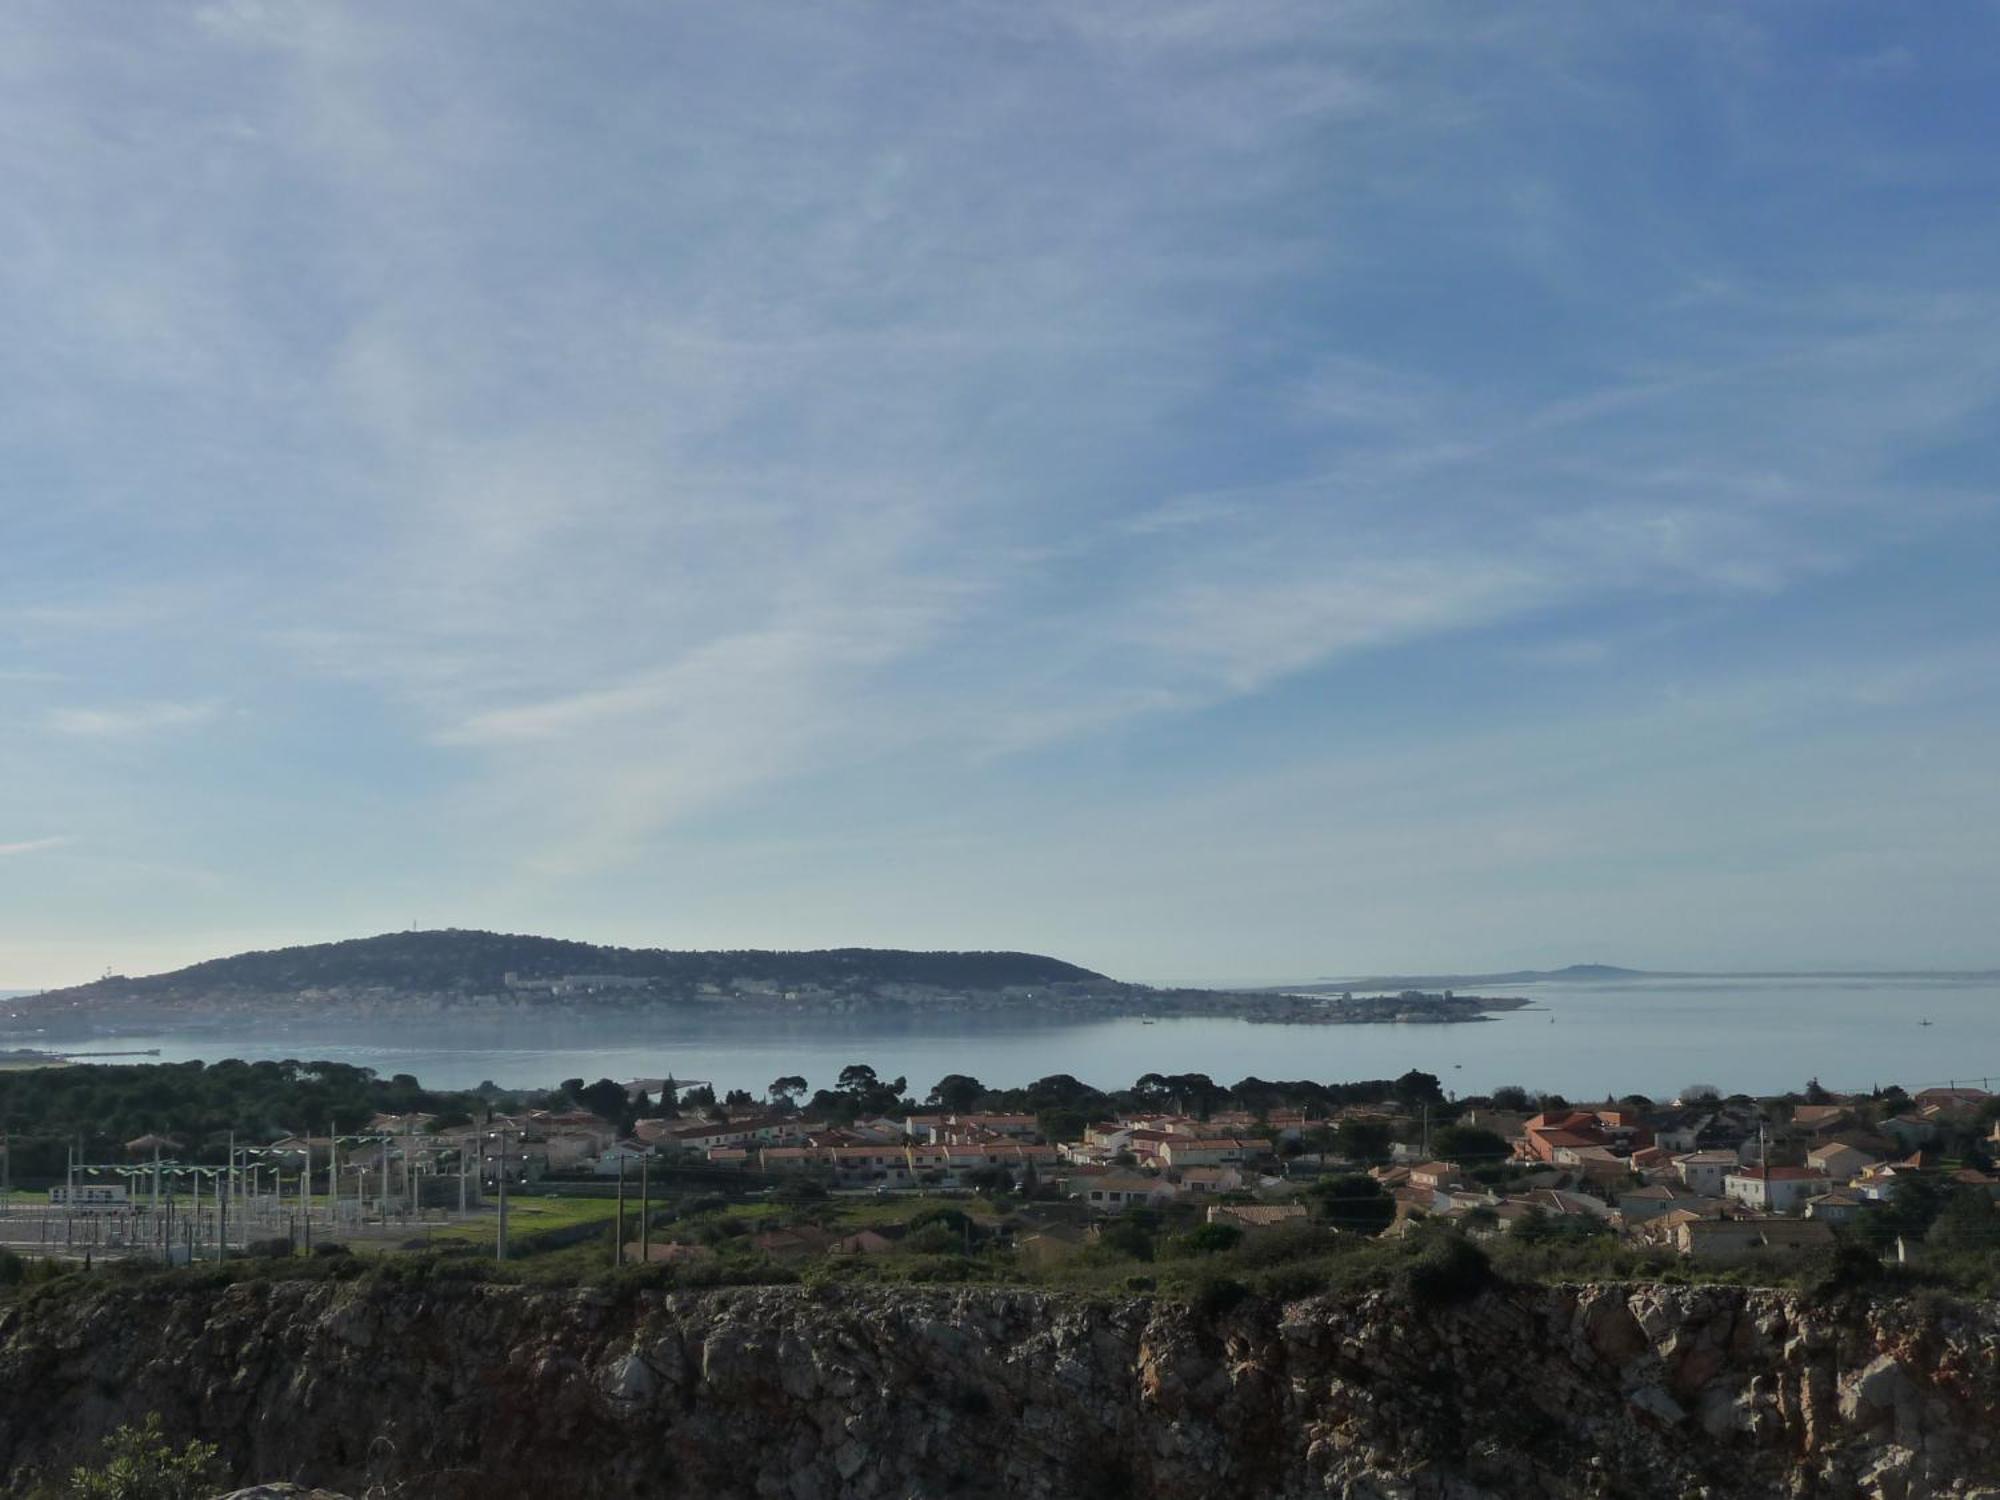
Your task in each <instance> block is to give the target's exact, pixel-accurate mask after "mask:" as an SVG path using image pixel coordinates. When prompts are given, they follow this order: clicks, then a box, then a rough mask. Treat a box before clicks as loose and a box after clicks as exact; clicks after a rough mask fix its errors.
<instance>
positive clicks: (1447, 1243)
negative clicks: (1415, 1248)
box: [1399, 1234, 1496, 1307]
mask: <svg viewBox="0 0 2000 1500" xmlns="http://www.w3.org/2000/svg"><path fill="white" fill-rule="evenodd" d="M1399 1280H1400V1282H1401V1284H1402V1288H1403V1291H1404V1293H1405V1294H1406V1295H1407V1296H1408V1297H1409V1298H1410V1300H1411V1301H1412V1302H1415V1303H1416V1304H1417V1305H1418V1306H1419V1307H1448V1306H1450V1305H1451V1304H1453V1303H1456V1302H1465V1301H1469V1300H1470V1299H1472V1298H1474V1297H1476V1296H1478V1295H1479V1294H1480V1293H1481V1292H1483V1291H1485V1290H1486V1289H1487V1288H1488V1287H1489V1286H1491V1285H1492V1284H1493V1283H1494V1281H1495V1280H1496V1278H1495V1276H1494V1274H1493V1262H1492V1261H1490V1260H1488V1259H1487V1258H1486V1252H1485V1251H1484V1250H1481V1249H1480V1248H1479V1247H1478V1246H1477V1245H1475V1244H1473V1243H1472V1241H1471V1240H1468V1239H1465V1238H1463V1237H1461V1236H1459V1235H1455V1234H1454V1235H1446V1236H1443V1237H1440V1238H1439V1239H1438V1240H1437V1241H1435V1242H1434V1243H1432V1244H1430V1245H1426V1246H1425V1247H1424V1249H1423V1250H1422V1251H1421V1252H1420V1253H1419V1254H1418V1256H1417V1258H1416V1259H1415V1260H1414V1261H1412V1262H1411V1263H1410V1264H1409V1265H1407V1266H1405V1267H1404V1268H1403V1273H1402V1275H1401V1277H1400V1278H1399Z"/></svg>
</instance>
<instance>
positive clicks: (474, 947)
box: [46, 928, 1104, 1000]
mask: <svg viewBox="0 0 2000 1500" xmlns="http://www.w3.org/2000/svg"><path fill="white" fill-rule="evenodd" d="M590 978H604V980H630V982H648V984H652V986H658V988H660V990H668V992H672V990H698V988H700V986H704V984H706V986H724V988H728V986H740V984H762V986H776V988H786V990H798V988H816V990H852V988H868V990H874V988H880V986H932V988H940V990H1006V988H1018V986H1028V988H1032V986H1048V984H1102V982H1104V976H1102V974H1094V972H1090V970H1088V968H1078V966H1076V964H1064V962H1062V960H1058V958H1044V956H1040V954H1016V952H908V950H898V948H820V950H800V952H768V950H714V952H676V950H668V948H608V946H600V944H592V942H568V940H562V938H536V936H524V934H508V932H476V930H464V928H444V930H432V932H386V934H382V936H376V938H352V940H346V942H318V944H306V946H298V948H272V950H264V952H248V954H236V956H232V958H212V960H208V962H202V964H190V966H188V968H180V970H174V972H170V974H154V976H146V978H124V976H112V978H104V980H98V982H94V984H82V986H76V988H72V990H56V992H50V996H46V998H50V1000H60V998H72V996H74V998H104V1000H144V998H148V996H158V998H166V996H178V994H194V992H218V990H254V992H266V994H278V992H300V990H336V988H348V990H358V988H372V990H410V992H426V994H438V992H472V994H484V992H496V990H506V988H518V986H532V984H558V982H566V980H570V982H574V980H590Z"/></svg>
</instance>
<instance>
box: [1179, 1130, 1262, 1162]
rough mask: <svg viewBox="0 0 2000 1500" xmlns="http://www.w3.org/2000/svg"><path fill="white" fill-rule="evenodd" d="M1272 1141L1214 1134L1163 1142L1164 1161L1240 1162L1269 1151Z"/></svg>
mask: <svg viewBox="0 0 2000 1500" xmlns="http://www.w3.org/2000/svg"><path fill="white" fill-rule="evenodd" d="M1270 1150H1271V1143H1270V1142H1269V1141H1266V1140H1257V1139H1254V1138H1245V1137H1241V1136H1214V1137H1208V1138H1196V1139H1191V1140H1182V1139H1178V1138H1172V1139H1169V1140H1167V1141H1165V1142H1164V1143H1162V1145H1161V1147H1160V1151H1159V1155H1160V1159H1161V1161H1162V1162H1163V1163H1164V1164H1165V1165H1166V1166H1168V1167H1219V1166H1225V1165H1237V1164H1240V1163H1242V1162H1245V1161H1249V1160H1251V1159H1252V1158H1254V1157H1258V1156H1266V1155H1269V1154H1270Z"/></svg>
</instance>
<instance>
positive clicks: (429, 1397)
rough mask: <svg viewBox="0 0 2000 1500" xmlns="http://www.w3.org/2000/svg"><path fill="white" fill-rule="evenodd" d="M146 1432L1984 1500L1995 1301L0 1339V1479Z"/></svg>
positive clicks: (1046, 1490) (462, 1470)
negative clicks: (137, 1424)
mask: <svg viewBox="0 0 2000 1500" xmlns="http://www.w3.org/2000/svg"><path fill="white" fill-rule="evenodd" d="M150 1410H157V1411H159V1412H161V1413H162V1414H163V1416H164V1417H165V1418H166V1420H167V1423H168V1425H169V1427H170V1428H171V1429H173V1430H175V1431H178V1432H184V1433H196V1432H198V1433H200V1434H201V1435H202V1436H204V1437H206V1438H208V1439H210V1440H211V1441H214V1442H217V1443H219V1444H221V1446H222V1450H223V1455H224V1458H225V1459H226V1461H227V1462H228V1464H229V1465H230V1467H231V1470H232V1471H233V1472H234V1473H235V1474H237V1475H238V1476H240V1477H239V1480H238V1482H239V1483H249V1482H251V1481H252V1480H261V1481H266V1482H269V1481H274V1480H281V1479H283V1480H291V1481H295V1482H297V1483H299V1484H301V1485H302V1486H305V1487H306V1488H308V1489H310V1488H311V1487H312V1486H324V1487H326V1488H328V1489H331V1490H333V1491H336V1492H340V1493H345V1494H351V1495H360V1494H363V1493H364V1492H366V1493H374V1494H385V1495H401V1496H404V1497H418V1496H422V1497H426V1500H431V1497H436V1500H453V1497H458V1496H466V1497H470V1496H475V1495H476V1496H480V1497H482V1500H511V1497H517V1496H518V1497H527V1496H550V1495H590V1496H593V1497H625V1496H631V1497H637V1496H676V1495H690V1496H692V1495H700V1496H704V1497H742V1500H753V1497H754V1500H922V1497H937V1500H943V1497H954V1500H958V1497H971V1500H981V1497H992V1500H998V1497H1002V1496H1006V1497H1023V1496H1039V1497H1049V1500H1071V1497H1081V1496H1092V1497H1098V1496H1101V1497H1119V1496H1124V1497H1130V1500H1206V1497H1211V1496H1221V1495H1227V1496H1235V1497H1244V1500H1252V1497H1265V1496H1269V1497H1294V1496H1296V1497H1304V1496H1333V1495H1338V1496H1356V1497H1411V1500H1417V1497H1424V1500H1480V1497H1488V1496H1491V1497H1514V1496H1553V1497H1569V1496H1578V1497H1581V1496H1624V1497H1652V1496H1661V1497H1674V1500H1682V1497H1688V1496H1711V1497H1717V1500H1721V1497H1737V1496H1777V1495H1785V1496H1828V1497H1835V1496H1879V1497H1888V1500H1918V1497H1925V1496H1975V1495H1983V1496H1988V1497H1996V1500H2000V1454H1996V1449H1995V1444H1996V1441H2000V1420H1996V1419H2000V1310H1996V1309H1995V1308H1994V1307H1991V1306H1980V1307H1971V1308H1967V1307H1955V1306H1948V1305H1944V1304H1926V1305H1913V1304H1908V1303H1884V1304H1880V1305H1872V1306H1870V1305H1860V1304H1852V1303H1845V1304H1843V1303H1831V1304H1821V1305H1816V1304H1812V1303H1810V1302H1808V1301H1806V1300H1804V1299H1802V1298H1801V1297H1800V1296H1799V1295H1798V1294H1794V1293H1787V1292H1778V1291H1760V1290H1753V1289H1744V1288H1737V1287H1721V1286H1705V1287H1686V1286H1680V1287H1665V1286H1650V1285H1649V1286H1616V1285H1604V1286H1566V1287H1528V1288H1499V1289H1495V1290H1489V1291H1485V1292H1482V1293H1480V1294H1478V1295H1477V1296H1475V1297H1472V1298H1470V1299H1469V1300H1465V1301H1462V1302H1458V1303H1454V1304H1452V1305H1448V1306H1435V1307H1427V1306H1419V1305H1417V1304H1415V1303H1413V1302H1412V1301H1410V1300H1409V1299H1408V1298H1407V1297H1404V1296H1400V1295H1398V1294H1394V1293H1387V1292H1383V1293H1371V1294H1369V1295H1366V1296H1360V1297H1355V1298H1349V1299H1330V1298H1315V1299H1308V1300H1303V1301H1298V1302H1294V1303H1291V1304H1288V1305H1284V1306H1277V1305H1273V1304H1268V1303H1261V1302H1255V1301H1244V1302H1238V1303H1236V1304H1235V1305H1234V1306H1232V1307H1229V1308H1227V1309H1224V1310H1220V1311H1203V1310H1198V1309H1191V1308H1188V1307H1185V1306H1181V1305H1175V1304H1168V1303H1166V1302H1162V1301H1156V1300H1153V1299H1151V1298H1143V1297H1133V1298H1125V1299H1115V1300H1087V1299H1083V1298H1078V1297H1069V1296H1056V1295H1051V1294H1045V1293H1038V1292H1033V1291H1009V1290H991V1289H981V1290H935V1291H933V1290H925V1289H911V1288H897V1289H887V1288H883V1289H869V1290H853V1289H849V1290H827V1291H819V1292H816V1291H813V1290H810V1289H802V1288H759V1289H739V1290H732V1291H723V1292H714V1293H706V1294H680V1295H671V1294H658V1293H653V1294H639V1293H625V1294H622V1295H614V1294H612V1293H608V1292H601V1291H545V1290H534V1289H529V1288H523V1287H514V1286H482V1285H470V1284H468V1285H450V1284H447V1285H443V1286H435V1287H430V1288H423V1289H409V1288H393V1287H388V1286H382V1285H376V1284H373V1283H370V1282H368V1281H365V1280H364V1281H354V1282H345V1283H326V1282H320V1283H308V1282H289V1283H287V1282H265V1283H244V1284H238V1285H234V1286H228V1287H203V1286H199V1285H192V1284H174V1283H171V1282H164V1283H159V1284H154V1285H135V1286H124V1287H120V1286H117V1285H115V1284H110V1285H106V1286H104V1287H102V1288H100V1289H96V1290H93V1291H90V1292H88V1293H83V1294H76V1293H72V1294H70V1295H67V1296H63V1297H39V1298H31V1299H27V1300H24V1301H23V1302H20V1303H17V1304H15V1305H13V1306H11V1307H10V1308H9V1309H8V1310H7V1311H6V1312H5V1313H4V1314H0V1470H4V1472H5V1473H6V1474H7V1475H9V1476H10V1484H12V1485H18V1484H20V1483H21V1482H22V1481H23V1480H24V1478H25V1477H26V1476H28V1475H30V1474H32V1473H36V1472H40V1473H54V1472H58V1471H60V1470H61V1469H63V1468H65V1467H66V1466H67V1465H69V1464H70V1463H73V1462H76V1461H78V1460H80V1459H84V1458H87V1457H88V1456H89V1452H90V1450H91V1448H92V1447H93V1445H94V1444H95V1442H96V1440H97V1439H98V1438H99V1437H100V1436H102V1435H103V1434H104V1433H105V1432H107V1431H109V1430H110V1429H112V1428H113V1427H115V1426H116V1425H118V1424H119V1423H120V1422H124V1421H130V1420H134V1419H136V1418H139V1417H141V1416H143V1414H144V1413H146V1412H147V1411H150Z"/></svg>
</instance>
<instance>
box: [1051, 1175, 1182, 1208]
mask: <svg viewBox="0 0 2000 1500" xmlns="http://www.w3.org/2000/svg"><path fill="white" fill-rule="evenodd" d="M1179 1193H1180V1190H1179V1189H1178V1188H1177V1187H1175V1186H1174V1184H1173V1183H1171V1182H1169V1181H1167V1180H1166V1178H1164V1177H1143V1176H1140V1175H1138V1174H1137V1173H1131V1172H1107V1173H1105V1174H1104V1175H1102V1176H1099V1177H1077V1178H1072V1179H1071V1181H1070V1185H1069V1195H1070V1196H1071V1197H1072V1198H1081V1199H1083V1201H1084V1202H1086V1203H1088V1204H1089V1205H1090V1206H1091V1207H1092V1208H1093V1209H1096V1210H1098V1211H1099V1212H1101V1213H1110V1214H1115V1213H1122V1212H1124V1211H1125V1210H1126V1209H1128V1208H1146V1207H1150V1206H1152V1205H1154V1204H1159V1203H1167V1202H1170V1201H1171V1200H1173V1199H1174V1198H1176V1197H1178V1196H1179Z"/></svg>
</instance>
